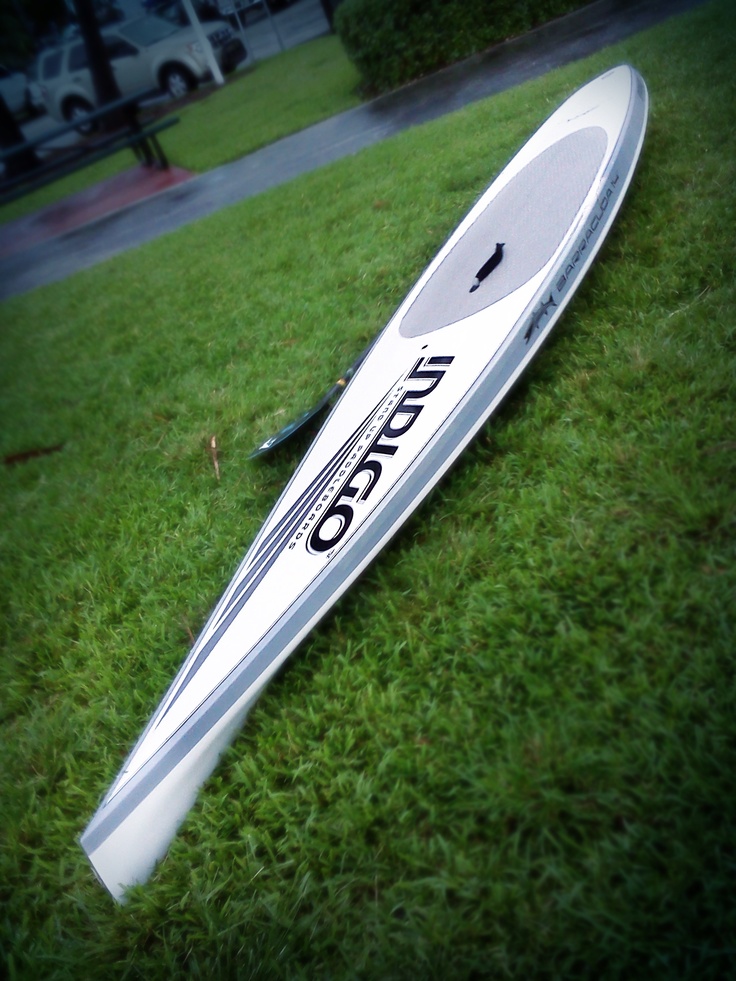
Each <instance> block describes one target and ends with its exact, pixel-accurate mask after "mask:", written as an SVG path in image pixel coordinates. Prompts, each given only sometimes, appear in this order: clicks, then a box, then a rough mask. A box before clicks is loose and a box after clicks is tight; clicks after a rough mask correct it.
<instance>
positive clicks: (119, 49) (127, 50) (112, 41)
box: [105, 37, 138, 61]
mask: <svg viewBox="0 0 736 981" xmlns="http://www.w3.org/2000/svg"><path fill="white" fill-rule="evenodd" d="M105 51H107V57H108V58H109V59H110V61H115V59H116V58H130V57H132V56H134V55H137V54H138V49H137V48H135V47H133V45H132V44H130V43H129V42H128V41H124V40H123V38H121V37H106V38H105Z"/></svg>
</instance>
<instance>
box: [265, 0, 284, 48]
mask: <svg viewBox="0 0 736 981" xmlns="http://www.w3.org/2000/svg"><path fill="white" fill-rule="evenodd" d="M263 6H264V7H265V8H266V13H267V14H268V18H269V20H270V21H271V27H272V28H273V32H274V34H275V35H276V40H277V41H278V42H279V48H280V49H281V50H282V51H284V50H285V48H284V42H283V41H282V40H281V35H280V34H279V29H278V27H276V18H275V17H274V15H273V14H272V13H271V8H270V7H269V5H268V0H263Z"/></svg>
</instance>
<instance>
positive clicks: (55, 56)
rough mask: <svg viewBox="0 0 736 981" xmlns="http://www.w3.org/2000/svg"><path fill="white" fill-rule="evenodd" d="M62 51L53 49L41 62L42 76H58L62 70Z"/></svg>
mask: <svg viewBox="0 0 736 981" xmlns="http://www.w3.org/2000/svg"><path fill="white" fill-rule="evenodd" d="M61 55H62V51H61V50H59V51H52V52H51V53H50V54H47V55H46V56H45V57H44V59H43V61H42V62H41V78H57V77H58V75H59V72H60V71H61Z"/></svg>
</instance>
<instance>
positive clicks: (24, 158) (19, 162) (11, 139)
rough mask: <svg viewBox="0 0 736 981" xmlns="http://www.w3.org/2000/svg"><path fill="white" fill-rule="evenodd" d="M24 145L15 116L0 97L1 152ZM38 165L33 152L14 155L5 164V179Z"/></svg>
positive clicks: (26, 151)
mask: <svg viewBox="0 0 736 981" xmlns="http://www.w3.org/2000/svg"><path fill="white" fill-rule="evenodd" d="M24 143H25V137H24V136H23V131H22V130H21V128H20V126H19V125H18V121H17V120H16V118H15V116H14V115H13V114H12V112H11V111H10V109H8V107H7V105H6V103H5V99H3V97H2V96H1V95H0V147H2V149H3V150H11V149H12V148H13V147H16V146H22V145H23V144H24ZM39 163H40V160H39V159H38V157H37V156H36V153H35V151H34V150H24V151H23V153H16V154H15V156H14V157H11V158H10V160H8V162H7V163H6V164H5V177H6V179H7V180H11V179H12V178H13V177H17V176H18V175H19V174H26V173H28V171H29V170H33V169H34V167H38V165H39Z"/></svg>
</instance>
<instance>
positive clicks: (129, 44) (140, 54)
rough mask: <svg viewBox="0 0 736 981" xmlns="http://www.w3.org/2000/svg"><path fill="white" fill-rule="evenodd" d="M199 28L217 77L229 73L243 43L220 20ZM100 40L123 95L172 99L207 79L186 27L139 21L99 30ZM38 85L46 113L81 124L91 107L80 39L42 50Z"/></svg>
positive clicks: (206, 68) (203, 62)
mask: <svg viewBox="0 0 736 981" xmlns="http://www.w3.org/2000/svg"><path fill="white" fill-rule="evenodd" d="M203 27H204V29H205V32H206V35H207V37H208V38H209V41H210V44H211V45H212V50H213V52H214V55H215V58H216V59H217V63H218V65H219V66H220V70H221V71H222V72H223V74H226V73H227V72H229V71H232V70H233V69H234V68H235V66H236V65H237V64H239V63H240V62H241V61H242V60H243V59H244V58H245V55H246V52H245V47H244V45H243V42H242V41H241V40H240V38H239V37H236V36H235V34H234V33H233V31H232V30H231V28H230V27H229V26H228V25H227V24H226V23H225V22H224V21H211V22H209V23H207V24H204V25H203ZM102 39H103V42H104V44H105V48H106V49H107V54H108V57H109V58H110V64H111V65H112V69H113V72H114V74H115V78H116V79H117V83H118V86H119V88H120V92H121V94H122V95H123V96H127V95H133V94H135V93H136V92H141V91H144V90H154V89H162V90H163V91H165V92H168V93H169V94H170V95H171V96H173V97H174V98H178V97H179V96H182V95H185V94H186V93H187V92H188V91H190V90H191V89H193V88H195V87H196V86H197V85H198V83H199V82H202V81H205V80H206V79H208V78H210V77H211V72H210V69H209V66H208V64H207V59H206V57H205V53H204V51H203V50H202V45H201V44H200V43H199V41H198V40H197V36H196V34H195V31H194V28H192V27H177V26H176V25H175V24H172V23H171V22H170V21H168V20H164V19H163V18H160V17H141V18H139V19H137V20H131V21H127V22H126V23H123V24H116V25H115V26H114V27H109V28H105V29H104V30H103V32H102ZM38 82H39V85H40V86H41V94H42V98H43V102H44V105H45V106H46V110H47V111H48V113H49V115H50V116H52V117H53V118H54V119H58V120H60V121H62V120H66V121H67V122H73V121H74V120H76V119H80V120H81V119H82V118H83V116H84V115H85V114H86V113H88V112H89V111H90V110H91V109H93V108H95V106H96V104H97V100H96V97H95V89H94V84H93V82H92V75H91V72H90V70H89V65H88V59H87V49H86V47H85V45H84V41H83V40H82V39H81V38H76V39H75V40H73V41H70V42H68V43H66V44H64V45H60V46H59V47H56V48H50V49H49V50H48V51H44V52H42V54H41V55H40V57H39V61H38Z"/></svg>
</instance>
